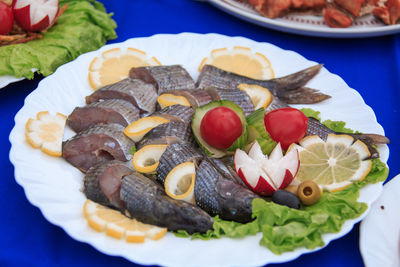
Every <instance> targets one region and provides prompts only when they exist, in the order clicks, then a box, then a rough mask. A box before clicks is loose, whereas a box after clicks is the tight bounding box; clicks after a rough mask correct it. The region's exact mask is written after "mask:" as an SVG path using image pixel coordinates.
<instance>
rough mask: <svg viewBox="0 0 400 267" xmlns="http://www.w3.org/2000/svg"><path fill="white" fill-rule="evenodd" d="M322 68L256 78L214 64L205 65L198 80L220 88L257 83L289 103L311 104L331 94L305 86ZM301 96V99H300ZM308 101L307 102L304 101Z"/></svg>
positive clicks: (204, 86) (201, 85)
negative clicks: (281, 75) (275, 76)
mask: <svg viewBox="0 0 400 267" xmlns="http://www.w3.org/2000/svg"><path fill="white" fill-rule="evenodd" d="M321 68H322V65H321V64H318V65H315V66H312V67H310V68H307V69H304V70H301V71H299V72H296V73H293V74H290V75H287V76H284V77H280V78H274V79H271V80H255V79H251V78H248V77H245V76H241V75H238V74H235V73H232V72H228V71H224V70H222V69H219V68H217V67H214V66H212V65H205V66H204V67H203V68H202V70H201V73H200V75H199V78H198V80H197V84H196V85H197V87H198V88H208V87H215V88H220V89H231V90H233V89H237V87H238V85H239V84H241V83H245V84H257V85H260V86H262V87H265V88H268V90H269V91H270V92H271V93H272V94H273V95H274V96H277V97H280V98H283V99H285V101H286V102H287V103H289V104H310V103H317V102H321V101H323V100H325V99H328V98H330V96H328V95H325V94H323V93H320V92H319V91H317V90H314V89H310V88H304V87H303V86H304V85H305V84H306V83H307V82H308V81H309V80H311V79H312V78H313V77H314V76H315V75H317V73H318V72H319V71H320V69H321ZM299 97H301V98H300V99H298V98H299ZM302 102H306V103H302Z"/></svg>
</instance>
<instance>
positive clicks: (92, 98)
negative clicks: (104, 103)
mask: <svg viewBox="0 0 400 267" xmlns="http://www.w3.org/2000/svg"><path fill="white" fill-rule="evenodd" d="M157 97H158V95H157V92H156V89H155V88H154V86H152V85H151V84H148V83H145V82H143V81H141V80H134V79H130V78H127V79H123V80H122V81H119V82H117V83H114V84H110V85H107V86H104V87H102V88H100V89H98V90H96V91H95V92H94V93H92V94H91V95H89V96H87V97H86V103H87V104H90V103H93V102H97V101H100V100H105V99H115V98H118V99H123V100H125V101H128V102H130V103H132V104H133V105H135V106H136V107H137V108H138V109H139V111H140V114H141V115H142V114H149V113H152V112H154V111H155V110H156V104H157Z"/></svg>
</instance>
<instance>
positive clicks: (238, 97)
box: [206, 87, 254, 116]
mask: <svg viewBox="0 0 400 267" xmlns="http://www.w3.org/2000/svg"><path fill="white" fill-rule="evenodd" d="M206 90H207V92H208V93H209V94H210V95H212V97H213V100H229V101H232V102H234V103H236V104H237V105H238V106H239V107H241V108H242V109H243V112H244V115H245V116H248V115H250V114H251V113H252V112H254V105H253V102H252V101H251V99H250V97H249V95H248V94H246V93H245V92H243V91H241V90H238V89H234V90H231V89H220V88H214V87H210V88H207V89H206Z"/></svg>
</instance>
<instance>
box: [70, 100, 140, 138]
mask: <svg viewBox="0 0 400 267" xmlns="http://www.w3.org/2000/svg"><path fill="white" fill-rule="evenodd" d="M137 119H139V110H138V109H137V108H136V107H135V106H134V105H132V104H131V103H129V102H127V101H125V100H122V99H108V100H104V101H100V102H94V103H91V104H89V105H86V106H84V107H76V108H75V109H74V110H73V111H72V113H71V114H70V115H69V116H68V118H67V124H68V126H69V127H71V129H72V130H74V131H75V132H80V131H82V130H85V129H86V128H88V127H89V126H92V125H94V124H98V123H105V124H107V123H117V124H120V125H122V126H124V127H126V126H127V125H129V124H131V123H132V122H134V121H136V120H137Z"/></svg>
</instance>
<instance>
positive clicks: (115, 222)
mask: <svg viewBox="0 0 400 267" xmlns="http://www.w3.org/2000/svg"><path fill="white" fill-rule="evenodd" d="M83 214H84V215H85V218H86V220H87V222H88V225H89V226H90V227H91V228H92V229H94V230H96V231H97V232H105V233H106V235H108V236H110V237H113V238H116V239H123V238H124V239H125V240H126V241H127V242H134V243H142V242H144V241H145V238H150V239H152V240H158V239H160V238H161V237H163V236H164V235H165V233H166V232H167V228H161V227H158V226H154V225H150V224H144V223H141V222H139V221H137V220H135V219H130V218H127V217H126V216H124V215H123V214H121V213H120V212H119V211H116V210H113V209H110V208H107V207H105V206H102V205H99V204H97V203H95V202H93V201H91V200H89V199H88V200H86V202H85V204H84V206H83Z"/></svg>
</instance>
